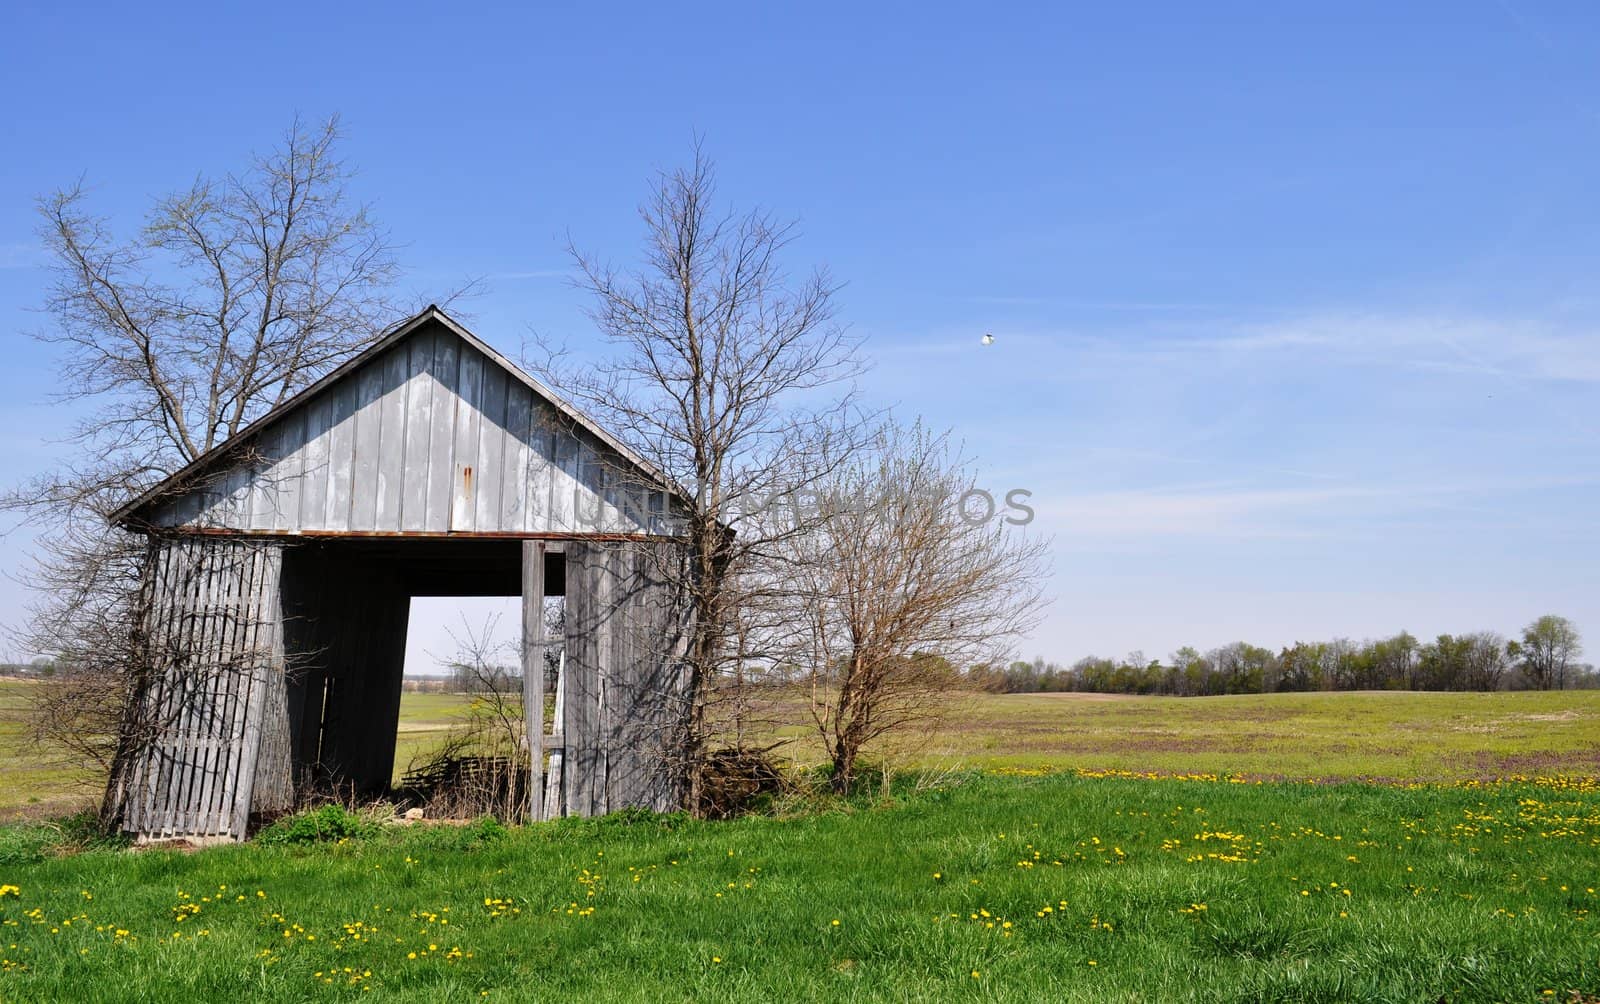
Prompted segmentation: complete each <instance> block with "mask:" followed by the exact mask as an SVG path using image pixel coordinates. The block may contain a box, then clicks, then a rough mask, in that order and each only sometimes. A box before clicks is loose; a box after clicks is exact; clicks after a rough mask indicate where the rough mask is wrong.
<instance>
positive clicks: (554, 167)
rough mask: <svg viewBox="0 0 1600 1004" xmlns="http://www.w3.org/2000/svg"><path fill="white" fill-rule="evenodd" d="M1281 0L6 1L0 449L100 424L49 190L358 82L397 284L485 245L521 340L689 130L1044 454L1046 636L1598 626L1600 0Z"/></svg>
mask: <svg viewBox="0 0 1600 1004" xmlns="http://www.w3.org/2000/svg"><path fill="white" fill-rule="evenodd" d="M1287 6H1288V5H1268V4H1259V5H1250V6H1246V5H1228V4H1205V5H1172V6H1163V5H1146V6H1141V7H1138V8H1135V9H1129V8H1126V7H1123V8H1119V9H1116V10H1113V9H1112V5H1094V6H1093V7H1092V8H1091V7H1087V6H1086V7H1083V8H1079V9H1073V8H1071V7H1069V6H1066V5H1049V6H1040V7H1034V8H1025V7H1013V8H1010V9H1009V10H1006V11H998V12H997V11H995V10H992V9H984V10H982V11H981V13H980V11H979V9H978V8H976V7H972V6H971V5H962V6H954V7H941V6H939V5H936V4H919V5H915V6H910V5H906V6H899V7H888V6H884V7H881V8H878V9H876V10H874V11H868V10H863V9H861V5H837V6H833V5H826V4H815V3H813V4H806V5H794V6H792V7H778V6H768V5H755V4H740V5H730V6H721V7H713V6H709V5H701V6H695V7H691V8H684V7H681V6H679V7H672V6H670V5H659V4H658V5H649V6H645V7H630V6H627V5H617V4H613V5H607V6H606V7H605V8H604V10H603V12H602V11H601V9H600V8H595V9H594V10H595V12H594V13H586V12H579V11H577V10H575V9H574V10H539V9H537V8H536V7H534V6H532V5H522V6H519V7H517V8H515V9H508V10H505V11H498V12H492V11H484V12H480V13H472V14H463V13H461V12H459V11H457V10H453V9H450V8H448V7H447V6H445V5H430V6H428V7H426V8H418V9H408V8H406V7H405V6H403V5H394V4H390V5H385V6H383V7H371V8H367V9H365V10H362V9H355V8H350V9H339V8H340V5H319V6H317V7H314V8H304V9H301V10H298V11H297V10H295V9H294V8H293V5H287V4H285V5H276V6H274V7H272V8H271V10H270V11H265V10H263V9H262V8H259V7H257V8H248V7H243V8H238V9H237V10H234V9H230V8H227V7H225V6H223V5H206V6H203V7H196V8H194V9H192V10H188V11H184V10H178V9H169V10H168V11H166V12H162V13H157V12H154V11H153V9H151V8H144V7H138V6H134V7H128V6H118V7H114V8H108V9H106V10H103V11H99V12H93V13H91V12H89V11H87V10H83V9H72V10H67V9H66V8H62V7H60V6H59V5H57V6H54V7H44V6H42V5H41V6H34V7H33V8H32V9H28V8H27V7H20V8H19V7H13V8H11V9H10V12H9V13H8V15H7V25H6V30H5V32H4V33H3V35H0V92H3V93H4V94H5V95H6V116H5V118H6V126H5V130H6V135H7V140H6V144H5V145H6V149H7V152H8V154H9V155H8V156H5V157H3V158H0V344H3V346H4V355H3V357H0V358H3V359H4V360H5V362H4V364H3V367H0V476H3V477H4V478H6V479H8V480H9V479H13V478H21V477H24V476H26V475H27V474H29V473H31V472H34V471H37V470H39V469H41V468H44V467H46V466H48V465H49V464H51V463H52V462H53V460H54V458H55V457H56V456H57V455H58V454H59V452H60V450H61V449H62V447H61V446H60V445H59V444H56V443H54V442H52V441H51V439H52V437H54V436H57V435H59V434H60V432H61V431H62V430H63V429H64V427H65V424H66V421H67V418H68V415H67V414H66V413H64V412H63V410H62V409H60V408H58V407H53V406H51V405H50V404H49V403H48V401H47V400H46V399H45V393H46V391H47V390H48V388H49V387H50V385H51V381H52V373H53V372H54V369H53V363H52V359H51V357H50V355H49V353H48V352H47V351H46V350H45V349H44V348H43V347H41V346H39V345H37V344H35V343H33V342H32V341H31V340H30V339H29V338H28V337H27V335H26V333H27V332H28V331H30V330H37V329H38V328H40V327H41V326H43V325H45V324H47V323H48V320H47V318H45V317H44V316H42V315H40V314H38V313H37V312H36V309H35V308H37V306H38V305H39V303H40V301H41V290H42V284H43V281H44V276H43V273H42V272H41V271H40V270H39V268H38V265H39V263H40V260H41V259H40V254H39V251H38V250H37V241H36V239H35V237H34V235H33V229H34V225H35V224H34V219H33V215H32V199H33V198H34V197H35V196H36V195H38V194H40V193H43V192H46V191H48V190H50V189H52V188H54V187H57V186H60V185H64V184H68V183H70V182H71V181H73V180H74V179H76V178H77V177H78V176H80V175H86V176H87V179H88V181H89V183H90V184H91V185H92V186H94V189H95V192H94V203H95V206H96V208H97V209H98V210H100V211H101V212H103V213H105V214H108V215H110V216H111V217H113V219H114V220H115V222H116V223H117V224H118V225H119V227H120V228H121V229H122V230H123V231H124V232H126V230H127V229H129V228H131V227H133V226H134V225H136V223H137V221H138V218H139V214H140V213H141V212H142V211H143V209H144V207H145V206H146V205H147V203H148V200H149V199H150V198H151V197H152V196H153V195H156V194H159V193H162V192H164V191H166V190H169V189H172V188H176V187H179V186H182V185H184V184H186V183H187V181H188V180H189V179H190V178H192V177H193V176H194V175H195V174H196V173H199V172H207V173H219V172H224V171H227V170H229V169H231V168H233V167H235V166H236V165H239V164H240V163H241V162H242V161H243V160H244V158H245V156H246V155H247V154H248V153H249V152H250V151H251V150H255V149H264V148H266V147H268V146H269V145H270V144H271V143H272V141H273V139H274V137H275V136H276V135H277V134H278V133H279V132H280V131H281V130H282V128H283V127H284V125H285V124H286V123H287V122H288V120H289V119H290V117H291V116H292V115H294V114H295V113H297V112H298V113H300V114H302V115H305V116H309V117H316V116H321V115H326V114H329V113H333V112H338V113H339V114H341V115H342V116H343V118H344V122H345V126H346V128H347V132H348V141H347V143H346V146H345V152H346V154H347V156H348V157H349V159H350V160H351V161H352V162H353V163H355V164H356V165H359V167H360V171H361V174H360V177H359V179H358V181H357V183H356V189H357V194H359V195H360V196H361V197H363V198H365V199H368V200H370V201H372V202H373V203H374V204H375V206H376V211H377V214H378V215H379V216H380V218H381V219H382V220H383V221H384V222H385V223H386V224H387V225H388V226H389V227H390V228H391V229H392V230H393V232H394V235H395V236H396V237H397V238H398V239H399V240H400V241H402V242H403V243H404V244H405V245H406V246H405V248H404V250H403V252H402V258H403V260H404V263H405V265H406V267H407V270H408V271H407V280H406V281H407V284H408V286H410V287H412V288H414V289H416V290H419V291H423V292H426V291H430V290H439V289H443V288H447V287H450V286H453V285H454V284H456V283H457V282H459V281H460V280H461V279H462V278H464V277H469V276H481V277H484V278H485V280H486V282H485V291H484V292H483V293H482V295H480V296H478V297H476V298H475V299H473V300H472V301H470V302H469V303H467V304H466V305H465V306H464V313H465V314H466V315H468V319H469V323H470V324H471V325H472V326H473V327H474V328H475V329H476V330H477V331H479V332H480V333H481V334H482V335H484V336H485V337H486V338H488V339H489V340H490V341H491V342H493V343H495V344H497V345H498V346H500V347H501V348H503V349H506V350H508V351H512V352H514V351H515V350H516V349H517V347H518V345H519V343H520V341H521V340H522V339H523V338H524V337H526V335H527V334H528V332H529V331H530V330H537V331H539V332H543V333H546V334H549V335H552V336H555V337H558V338H564V339H565V340H567V341H568V342H569V344H570V345H571V346H572V347H573V348H575V349H577V350H579V351H583V350H584V348H585V346H586V345H588V344H590V343H592V341H593V333H592V329H591V327H590V326H589V324H588V322H587V321H586V320H585V319H584V317H583V314H582V307H583V302H584V301H583V299H582V297H581V296H580V295H579V294H577V293H575V292H574V291H573V290H572V289H571V288H569V287H568V285H567V284H566V283H565V282H564V281H563V276H564V275H565V273H566V270H567V268H568V263H567V261H566V259H565V257H564V255H563V253H562V250H561V249H562V246H563V244H564V242H565V240H566V235H567V234H569V233H570V234H571V235H572V236H573V238H574V239H575V240H576V241H577V242H578V243H579V244H580V245H582V246H583V247H585V248H590V249H595V250H597V251H600V252H602V253H604V254H605V255H607V256H609V257H612V258H613V259H615V260H618V261H626V260H627V259H628V257H629V256H630V255H631V254H632V253H633V251H634V249H635V248H636V247H637V246H638V227H637V223H636V218H635V215H634V209H635V206H636V205H637V203H638V201H639V200H640V198H641V197H642V196H643V193H644V182H645V179H646V177H647V176H648V174H649V173H650V172H651V170H652V169H654V168H657V167H662V166H670V165H673V164H675V163H678V162H680V161H682V160H683V159H684V158H685V157H686V156H687V153H688V150H689V146H690V141H691V138H692V136H693V135H695V134H696V133H699V134H701V135H703V136H704V137H705V143H706V147H707V149H708V151H709V152H710V153H711V154H712V155H713V156H714V157H715V158H716V160H717V161H718V163H719V166H720V171H721V177H722V185H721V191H722V193H723V194H724V195H725V196H726V197H727V199H728V200H729V201H730V202H732V203H734V204H737V205H740V206H751V205H755V204H760V205H762V206H765V207H767V208H770V209H772V210H774V211H775V212H776V213H778V214H780V215H783V216H792V217H798V218H799V219H800V221H801V224H802V228H803V231H804V237H803V239H802V240H801V241H800V242H799V243H798V244H797V245H796V246H795V248H794V251H793V259H792V262H793V264H794V265H795V267H796V268H797V269H801V268H804V267H805V266H808V265H810V264H812V263H816V264H825V265H827V266H828V267H829V268H830V269H831V270H832V271H833V272H834V274H835V275H836V276H837V277H838V278H840V279H842V280H845V281H846V282H847V285H846V287H845V288H844V290H843V292H842V293H841V294H840V298H839V306H840V312H841V316H842V317H843V318H844V319H846V320H847V321H848V322H849V323H850V325H851V328H852V330H853V331H854V332H855V333H856V334H857V335H859V336H861V337H862V338H864V339H865V347H866V353H867V355H868V356H869V357H870V358H871V359H872V360H873V361H874V363H875V366H874V369H873V370H872V372H871V373H870V374H869V376H868V377H867V378H866V379H865V381H864V389H865V390H866V392H867V393H868V396H869V397H870V398H872V399H873V400H875V401H878V402H881V403H885V404H892V405H894V406H895V407H896V408H897V409H898V410H899V411H900V412H901V413H902V414H903V415H906V416H907V417H910V416H912V415H917V414H921V415H924V416H926V417H927V418H928V419H929V420H930V421H932V422H933V423H935V424H938V425H944V426H949V427H951V428H952V429H954V430H955V433H956V434H957V436H958V437H960V438H961V439H962V440H964V441H965V443H966V445H967V447H968V449H969V451H970V452H972V453H973V454H975V455H977V456H978V457H979V458H980V459H981V460H982V461H983V462H984V480H985V481H986V482H987V483H989V484H991V485H993V486H994V487H995V488H997V489H999V490H1001V491H1003V490H1005V489H1009V488H1013V487H1022V488H1027V489H1030V490H1032V491H1033V492H1034V502H1035V503H1036V506H1037V508H1038V511H1039V519H1038V521H1037V524H1036V525H1037V526H1038V527H1039V528H1040V529H1041V530H1043V531H1045V532H1048V533H1050V534H1052V535H1054V537H1055V540H1056V546H1055V575H1054V579H1053V581H1052V584H1051V592H1052V593H1053V594H1054V596H1055V597H1056V599H1055V603H1054V605H1053V607H1052V610H1051V613H1050V616H1049V619H1048V621H1047V622H1046V623H1045V624H1044V625H1043V626H1042V627H1041V628H1040V630H1039V631H1038V633H1037V635H1036V637H1034V638H1032V639H1029V640H1028V641H1027V642H1026V643H1025V644H1024V646H1023V649H1024V654H1027V655H1032V654H1035V653H1041V654H1044V655H1046V656H1048V657H1051V658H1057V659H1062V660H1071V659H1074V658H1076V657H1078V656H1080V655H1083V654H1086V653H1089V652H1095V653H1100V654H1110V655H1120V654H1122V653H1125V652H1127V651H1128V650H1130V649H1142V650H1143V651H1145V652H1146V653H1148V654H1149V655H1151V656H1153V657H1154V656H1164V655H1165V654H1166V653H1168V652H1169V651H1170V650H1171V649H1173V648H1175V647H1176V646H1178V645H1182V644H1193V645H1196V646H1198V647H1201V648H1206V647H1210V646H1214V645H1218V644H1223V643H1226V642H1229V641H1233V640H1238V639H1241V638H1243V639H1247V640H1250V641H1253V642H1256V643H1259V644H1264V645H1271V646H1278V645H1281V644H1285V643H1290V642H1293V641H1295V640H1296V639H1313V638H1325V637H1330V636H1334V635H1347V636H1352V637H1357V638H1360V637H1364V636H1372V635H1378V634H1384V633H1390V632H1393V631H1397V630H1399V629H1401V628H1408V629H1410V630H1411V631H1413V632H1414V633H1416V634H1418V635H1421V636H1424V637H1430V636H1432V635H1434V634H1437V633H1439V632H1441V631H1467V630H1475V629H1480V628H1488V629H1496V630H1499V631H1502V632H1505V633H1512V632H1514V631H1515V630H1517V629H1519V628H1520V627H1521V626H1522V625H1523V624H1525V623H1526V622H1527V621H1529V620H1531V619H1532V618H1533V617H1535V616H1537V615H1539V614H1542V613H1548V612H1554V613H1561V614H1564V615H1566V616H1568V617H1571V618H1572V619H1573V620H1574V621H1575V622H1576V623H1577V624H1578V626H1579V628H1580V629H1581V630H1584V631H1585V633H1586V634H1588V635H1590V636H1591V637H1593V638H1594V646H1595V647H1596V648H1597V649H1600V589H1597V588H1596V585H1595V582H1596V577H1597V575H1596V572H1597V569H1600V531H1597V530H1596V527H1595V522H1594V514H1595V511H1596V505H1595V502H1596V497H1597V488H1600V446H1597V443H1600V435H1597V432H1600V409H1597V407H1596V405H1597V403H1600V395H1597V392H1600V340H1597V336H1596V330H1597V329H1596V322H1597V321H1600V199H1597V198H1596V193H1597V192H1600V186H1597V180H1600V62H1597V60H1596V58H1595V57H1596V55H1597V54H1600V10H1597V9H1595V8H1593V7H1592V6H1590V5H1583V4H1567V5H1557V4H1530V3H1523V2H1515V0H1506V2H1481V3H1471V2H1468V3H1450V4H1438V5H1427V4H1408V5H1392V4H1381V5H1380V4H1372V5H1360V4H1351V3H1337V4H1333V3H1330V4H1327V5H1323V6H1320V7H1317V6H1312V5H1297V6H1298V9H1296V10H1292V11H1291V10H1287V9H1285V8H1286V7H1287ZM986 330H987V331H993V332H994V333H995V335H996V338H997V342H996V344H995V345H994V346H992V347H990V348H980V346H979V345H978V337H979V335H981V334H982V332H984V331H986ZM27 544H28V538H27V534H26V532H13V533H11V534H10V535H8V536H7V537H6V538H4V540H0V568H4V569H5V570H7V571H9V572H13V573H14V572H15V571H16V570H18V569H19V568H20V567H21V566H22V563H23V562H24V560H25V554H26V551H27ZM22 601H23V596H22V594H21V592H20V590H19V589H18V587H16V586H15V585H14V584H13V583H11V582H10V581H7V582H5V583H0V621H8V620H14V619H15V617H16V610H17V608H18V606H19V604H20V603H21V602H22ZM451 616H453V615H452V614H450V613H448V612H440V611H437V610H431V611H430V612H427V613H426V618H432V620H429V621H428V623H427V624H426V625H423V624H419V625H418V626H417V628H416V631H415V632H414V633H416V634H417V636H418V638H419V639H421V640H419V642H418V651H419V652H420V651H421V650H422V648H423V647H424V640H425V641H426V642H427V644H429V645H432V646H434V647H439V646H441V645H443V642H442V640H441V636H440V633H439V628H438V623H437V622H438V621H439V620H440V619H441V618H445V619H447V618H449V617H451ZM418 658H419V661H418V662H417V663H416V664H415V665H414V666H413V668H419V667H420V665H421V662H420V656H419V657H418Z"/></svg>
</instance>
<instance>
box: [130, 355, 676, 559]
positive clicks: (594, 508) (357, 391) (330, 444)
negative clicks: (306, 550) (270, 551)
mask: <svg viewBox="0 0 1600 1004" xmlns="http://www.w3.org/2000/svg"><path fill="white" fill-rule="evenodd" d="M666 512H667V498H666V495H665V493H664V492H663V491H662V490H661V489H660V488H659V487H658V486H655V485H652V484H650V483H648V479H647V477H646V476H644V475H643V474H641V472H639V471H638V470H637V468H635V467H634V466H633V465H631V464H629V463H627V462H626V461H624V460H623V459H622V458H621V457H619V456H618V455H617V454H616V451H615V450H614V449H612V448H611V447H610V446H608V445H607V444H606V443H604V442H602V441H601V440H600V439H599V437H597V436H596V435H594V434H593V433H592V432H590V431H589V430H587V429H584V428H582V427H581V426H579V425H578V424H577V423H575V422H574V421H573V420H572V419H571V418H570V417H569V416H567V415H566V414H563V413H562V412H561V411H560V410H559V409H558V408H556V407H555V406H554V405H553V404H552V403H551V402H550V401H548V400H546V399H545V398H544V397H543V396H541V395H540V394H538V393H536V392H535V391H534V389H533V388H532V387H530V386H529V385H528V384H527V383H525V382H524V380H523V379H522V378H521V377H519V376H518V374H517V373H515V372H513V371H512V370H510V369H508V368H507V367H505V366H502V365H501V364H500V363H499V362H497V361H496V360H494V359H491V358H489V357H488V356H486V355H484V354H483V353H482V352H480V351H479V350H478V349H477V348H475V347H474V346H473V345H472V344H471V343H469V342H467V341H466V340H465V339H463V338H461V337H460V336H458V335H457V334H455V333H454V332H452V331H450V330H449V329H447V328H445V327H444V326H442V325H438V324H432V325H424V326H422V327H421V328H419V329H418V330H416V331H414V332H412V333H411V334H409V335H408V336H406V337H405V338H403V339H401V340H399V341H397V342H395V343H394V344H393V345H390V346H389V347H388V348H387V349H386V350H384V351H383V352H381V353H378V354H377V355H375V356H373V357H372V358H371V359H368V360H367V361H366V362H365V363H363V364H362V365H360V366H359V367H357V368H356V369H355V370H353V371H351V372H350V373H348V374H346V375H344V376H343V377H342V378H341V379H339V380H337V381H335V382H333V383H332V384H330V385H329V386H327V387H325V388H323V389H322V390H321V391H320V392H318V393H316V394H314V395H312V396H311V397H310V398H308V399H307V400H305V401H304V402H302V403H301V404H300V405H298V406H296V407H292V408H290V409H288V410H287V411H285V412H284V413H283V414H282V415H280V416H278V417H277V418H276V419H274V420H272V421H271V422H270V423H269V424H268V425H266V426H265V427H264V428H262V429H261V430H260V432H259V433H258V434H257V435H256V436H255V438H254V442H253V443H251V444H247V448H245V449H244V450H243V451H242V452H240V453H238V454H236V455H234V456H233V457H232V459H230V460H229V461H228V462H227V463H226V464H224V465H222V466H221V467H220V468H218V469H217V470H216V471H214V472H213V473H211V474H209V475H206V476H205V477H204V478H202V479H201V480H200V481H199V482H198V483H196V484H194V485H191V486H190V487H189V488H188V489H187V490H186V491H185V492H183V493H182V494H179V495H176V496H174V497H172V498H170V499H167V500H165V501H163V502H161V503H159V504H157V505H156V506H155V507H154V509H153V510H151V512H150V513H149V516H148V518H149V520H150V522H152V523H153V524H155V525H156V526H162V527H179V526H182V527H196V528H212V529H227V530H238V531H246V532H258V533H317V532H322V533H341V532H342V533H381V534H387V533H496V534H513V535H515V534H566V533H608V534H619V533H620V534H640V533H652V534H661V533H669V532H671V530H670V529H669V528H668V527H667V526H666V523H665V514H666Z"/></svg>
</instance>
